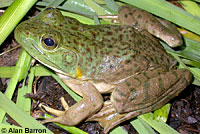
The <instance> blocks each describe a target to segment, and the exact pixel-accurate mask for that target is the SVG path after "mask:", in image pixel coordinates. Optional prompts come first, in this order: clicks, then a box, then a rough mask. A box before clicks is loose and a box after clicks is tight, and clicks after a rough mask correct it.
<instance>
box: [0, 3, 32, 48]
mask: <svg viewBox="0 0 200 134" xmlns="http://www.w3.org/2000/svg"><path fill="white" fill-rule="evenodd" d="M35 2H36V0H15V1H14V2H13V3H12V4H11V6H10V7H9V8H8V9H7V10H6V12H5V13H3V15H2V16H1V17H0V45H1V44H2V43H3V42H4V40H5V39H6V38H7V37H8V35H9V34H10V33H11V32H12V31H13V29H14V28H15V26H16V25H17V24H18V23H19V21H20V20H21V19H22V18H23V17H24V15H25V14H26V13H27V12H28V10H29V9H30V8H31V7H32V6H33V5H34V3H35Z"/></svg>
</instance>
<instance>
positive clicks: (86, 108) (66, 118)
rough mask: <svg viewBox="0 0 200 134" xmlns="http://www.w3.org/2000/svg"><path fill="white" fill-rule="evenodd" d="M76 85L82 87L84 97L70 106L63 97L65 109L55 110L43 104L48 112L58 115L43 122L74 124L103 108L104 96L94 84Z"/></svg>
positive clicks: (62, 101)
mask: <svg viewBox="0 0 200 134" xmlns="http://www.w3.org/2000/svg"><path fill="white" fill-rule="evenodd" d="M76 87H79V88H81V89H82V90H80V91H82V92H81V95H82V97H83V99H82V100H81V101H79V102H78V103H76V104H74V105H73V106H71V107H69V106H68V104H67V103H66V102H65V100H64V98H61V103H62V105H63V107H64V109H65V111H60V110H55V109H52V108H49V107H47V106H44V105H41V107H42V108H44V109H45V110H46V111H47V112H49V113H51V114H53V115H56V116H57V117H55V118H51V119H46V120H44V121H42V123H48V122H57V123H60V124H63V125H68V126H74V125H77V124H79V123H80V122H81V121H83V120H84V119H86V118H87V117H88V116H90V115H91V114H94V113H96V112H97V111H99V110H100V109H101V107H102V105H103V98H102V96H101V94H100V93H99V91H98V90H97V89H96V87H95V86H94V85H93V84H91V83H89V82H85V83H83V84H80V85H77V86H76Z"/></svg>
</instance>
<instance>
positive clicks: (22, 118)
mask: <svg viewBox="0 0 200 134" xmlns="http://www.w3.org/2000/svg"><path fill="white" fill-rule="evenodd" d="M0 108H1V109H3V110H4V111H5V112H6V113H8V114H9V115H10V116H11V117H12V118H13V119H14V120H15V121H16V122H17V123H19V124H20V125H21V126H22V127H24V128H32V129H46V128H45V127H44V126H43V125H42V124H40V123H39V122H38V121H36V120H35V119H33V118H32V117H31V116H29V115H28V114H26V113H25V112H23V111H22V110H21V109H20V108H18V107H17V105H16V104H14V103H13V102H12V101H11V100H9V99H8V98H7V97H6V96H5V95H4V94H3V93H2V92H0ZM46 131H47V133H48V134H53V133H52V132H51V131H50V130H48V129H46Z"/></svg>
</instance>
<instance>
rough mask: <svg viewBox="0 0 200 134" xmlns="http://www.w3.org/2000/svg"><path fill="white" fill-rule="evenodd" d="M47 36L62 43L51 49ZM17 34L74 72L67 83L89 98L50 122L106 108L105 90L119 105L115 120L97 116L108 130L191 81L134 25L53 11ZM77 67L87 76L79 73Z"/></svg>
mask: <svg viewBox="0 0 200 134" xmlns="http://www.w3.org/2000/svg"><path fill="white" fill-rule="evenodd" d="M44 37H49V38H51V39H53V40H54V42H55V44H56V45H55V46H54V47H52V48H50V49H49V48H48V49H47V48H46V46H45V44H44V42H43V39H44ZM15 38H16V40H17V42H18V43H19V44H21V45H22V46H23V47H24V48H25V49H26V51H28V52H29V53H30V54H31V55H32V56H33V57H34V58H36V59H37V60H39V61H40V62H42V63H43V64H45V65H47V66H48V67H50V68H52V69H53V70H54V71H56V72H57V73H62V74H64V75H66V76H68V77H67V78H68V79H67V80H66V81H65V82H66V84H67V85H68V86H69V87H70V88H72V89H73V90H75V91H76V92H78V93H80V95H82V96H83V100H82V101H81V102H79V103H77V104H75V106H74V105H73V106H72V107H70V109H69V110H66V111H65V113H63V115H60V116H58V117H57V118H54V119H52V120H48V121H46V122H50V121H55V122H59V123H62V124H65V125H76V124H78V123H79V122H80V121H82V120H84V119H86V118H87V117H88V116H90V115H91V114H93V113H96V112H97V111H98V110H100V109H101V106H102V105H103V100H102V97H101V95H100V93H99V92H103V90H108V92H110V93H111V104H112V108H115V110H114V111H113V110H112V112H114V113H112V112H111V113H112V114H113V116H112V117H113V118H112V119H111V118H107V117H110V115H106V114H100V118H104V120H106V121H102V120H100V121H99V120H98V119H97V117H95V118H93V120H97V121H99V122H100V123H101V124H102V126H104V127H105V132H108V131H109V130H110V129H111V128H113V127H114V126H116V125H117V124H119V123H120V122H122V121H124V120H127V119H130V118H133V117H135V116H136V115H138V114H142V113H145V112H149V111H152V110H155V109H157V108H159V107H161V106H162V105H164V104H165V103H166V102H168V101H169V100H170V99H172V98H173V97H175V96H176V95H177V94H179V93H180V92H181V91H182V90H183V89H184V88H185V87H186V86H187V85H188V84H189V82H190V80H191V73H190V72H189V71H188V70H186V69H179V70H176V67H175V63H176V61H175V60H174V59H173V58H172V57H171V56H169V55H168V54H167V53H166V52H165V51H164V49H163V48H162V47H161V46H160V44H159V43H158V42H157V41H156V40H155V39H154V38H153V37H152V36H151V35H150V34H149V33H148V32H146V31H145V30H144V31H137V30H135V29H134V28H132V27H131V26H128V25H98V26H91V25H84V24H81V23H79V22H78V21H77V20H75V19H72V18H69V17H64V16H62V14H61V13H60V12H59V11H58V10H57V9H48V10H45V11H44V12H43V14H42V15H41V16H40V17H38V18H32V19H30V20H27V21H25V22H23V23H21V24H20V25H19V26H18V27H17V28H16V30H15ZM77 69H78V70H79V71H80V72H81V73H82V75H80V74H81V73H79V75H77ZM85 83H86V84H85ZM99 85H101V86H99ZM84 88H86V89H87V90H86V89H84ZM102 88H103V89H102ZM90 91H91V92H90ZM82 104H84V105H82ZM91 104H93V105H91ZM97 104H99V105H97ZM82 106H84V107H82ZM106 111H108V110H106ZM49 112H51V111H49ZM129 112H130V113H129ZM122 113H123V114H122ZM72 114H73V116H72ZM97 115H98V114H97ZM101 116H103V117H101ZM104 116H106V117H104ZM72 117H73V119H71V118H72ZM98 118H99V117H98ZM109 119H110V120H109ZM72 120H73V121H74V120H75V121H74V122H73V123H72ZM108 120H109V121H108ZM106 123H107V124H106Z"/></svg>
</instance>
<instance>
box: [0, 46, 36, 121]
mask: <svg viewBox="0 0 200 134" xmlns="http://www.w3.org/2000/svg"><path fill="white" fill-rule="evenodd" d="M31 59H32V58H31V56H30V55H28V54H27V53H26V51H25V50H23V49H22V50H21V53H20V56H19V58H18V60H17V63H16V66H15V71H14V73H13V75H12V77H11V79H10V83H9V85H8V87H7V89H6V92H5V95H6V96H7V97H8V98H9V99H11V98H12V96H13V93H14V91H15V87H16V85H17V82H18V81H19V80H21V79H22V78H23V77H22V76H25V75H26V74H27V70H28V68H29V64H30V62H31ZM4 116H5V112H4V111H2V110H1V109H0V122H2V120H3V118H4Z"/></svg>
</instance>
